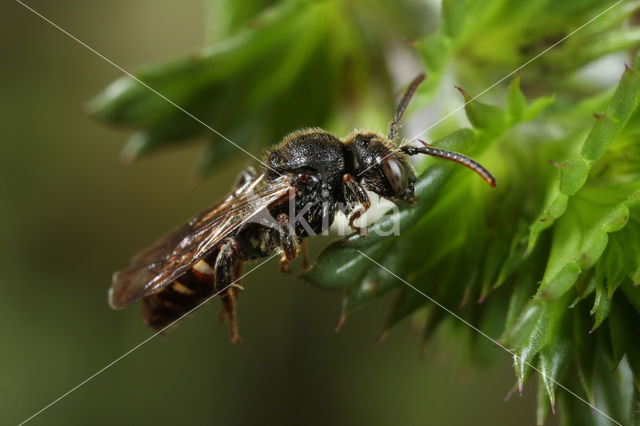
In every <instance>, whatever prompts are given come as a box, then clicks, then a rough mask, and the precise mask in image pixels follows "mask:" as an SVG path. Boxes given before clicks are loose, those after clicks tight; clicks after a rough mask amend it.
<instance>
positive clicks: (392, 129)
mask: <svg viewBox="0 0 640 426" xmlns="http://www.w3.org/2000/svg"><path fill="white" fill-rule="evenodd" d="M424 79H425V75H424V73H421V74H419V75H418V76H417V77H416V78H414V79H413V81H412V82H411V84H409V87H408V88H407V91H406V92H404V95H402V99H400V103H399V104H398V108H396V112H395V114H394V115H393V120H391V123H389V140H390V141H393V140H394V139H395V138H396V136H398V131H399V130H400V119H401V118H402V114H404V111H405V110H406V109H407V105H409V101H410V100H411V98H412V97H413V95H414V94H415V93H416V89H417V88H418V86H420V83H422V82H423V81H424Z"/></svg>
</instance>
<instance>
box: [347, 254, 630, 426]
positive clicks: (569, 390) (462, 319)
mask: <svg viewBox="0 0 640 426" xmlns="http://www.w3.org/2000/svg"><path fill="white" fill-rule="evenodd" d="M356 251H357V252H358V253H360V254H361V255H362V256H364V257H366V258H367V259H369V260H370V261H371V262H373V263H375V264H376V265H378V266H379V267H381V268H382V269H384V270H385V271H387V272H388V273H389V274H391V275H393V276H394V277H396V278H397V279H399V280H400V281H402V282H403V283H404V284H406V285H407V286H409V287H411V288H412V289H413V290H415V291H416V292H418V293H420V294H421V295H422V296H424V297H425V298H426V299H427V300H429V301H430V302H431V303H433V304H435V305H437V306H438V307H439V308H441V309H443V310H444V311H445V312H447V313H448V314H450V315H451V316H453V317H455V318H456V319H457V320H460V321H461V322H463V323H464V324H466V325H467V326H469V327H470V328H472V329H473V330H474V331H476V332H478V333H480V334H481V335H482V336H483V337H486V338H487V339H489V340H491V342H493V344H494V345H496V346H499V347H500V348H502V349H504V350H505V351H506V352H508V353H510V354H511V355H512V356H513V357H514V358H516V359H518V360H520V361H521V362H523V363H525V364H527V365H528V366H529V367H531V368H533V369H534V370H536V371H537V372H538V373H540V374H542V375H543V376H544V377H549V376H547V375H546V374H545V373H543V372H542V371H540V370H539V369H538V368H537V367H535V366H534V365H533V364H531V363H529V362H527V361H525V360H523V359H522V358H521V357H520V356H518V355H516V354H515V352H513V351H512V350H510V349H508V348H507V347H506V346H504V345H503V344H501V343H500V342H498V341H497V340H496V339H494V338H493V337H491V336H489V335H488V334H487V333H485V332H484V331H482V330H480V329H479V328H478V327H476V326H475V325H473V324H471V323H469V322H468V321H466V320H465V319H464V318H462V317H461V316H460V315H458V314H456V313H455V312H453V311H452V310H451V309H449V308H447V307H446V306H444V305H443V304H441V303H440V302H438V301H437V300H435V299H434V298H432V297H430V296H429V295H427V294H426V293H425V292H423V291H422V290H420V289H419V288H416V287H415V286H413V285H411V284H409V282H407V281H406V280H404V279H402V278H400V277H399V276H398V275H396V274H394V273H393V272H391V271H390V270H389V269H387V268H386V267H385V266H383V265H381V264H380V263H378V262H376V261H375V260H374V259H372V258H371V257H369V256H367V255H366V254H365V253H363V252H362V251H360V250H358V249H356ZM549 380H551V381H552V382H553V383H555V384H556V385H558V387H560V388H562V389H564V390H565V391H567V392H569V393H570V394H571V395H573V396H575V397H576V398H578V399H579V400H580V401H582V402H584V403H585V404H587V405H588V406H589V407H591V408H592V409H593V410H595V411H597V412H598V413H600V414H602V415H603V416H604V417H606V418H607V419H609V420H611V421H612V422H613V423H615V424H617V425H619V426H622V423H620V422H618V421H616V420H614V419H613V418H611V417H610V416H609V415H608V414H607V413H605V412H604V411H602V410H600V409H598V407H596V406H595V405H593V404H591V403H590V402H588V401H587V400H586V399H584V398H582V397H581V396H580V395H578V394H576V393H575V392H573V391H572V390H571V389H569V388H567V387H566V386H564V385H562V384H561V383H559V382H558V381H557V380H555V379H554V378H553V377H549Z"/></svg>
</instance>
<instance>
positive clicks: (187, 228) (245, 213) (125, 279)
mask: <svg viewBox="0 0 640 426" xmlns="http://www.w3.org/2000/svg"><path fill="white" fill-rule="evenodd" d="M291 188H293V187H292V185H291V179H290V176H280V177H279V178H278V179H276V180H275V181H271V182H266V176H265V174H260V175H258V176H256V177H255V178H254V179H252V180H251V181H249V182H247V183H246V184H245V185H243V186H242V187H241V188H239V189H238V190H236V191H235V192H233V193H232V194H230V195H229V196H228V197H227V198H226V199H224V200H223V201H221V202H219V203H217V204H215V205H213V206H212V207H210V208H209V209H207V210H205V211H204V212H202V213H200V214H199V215H197V216H194V217H193V218H191V219H190V220H189V221H188V222H187V223H185V224H184V225H182V226H180V227H178V228H176V229H174V230H173V231H171V232H170V233H169V234H167V235H166V236H164V237H163V238H161V239H160V240H158V241H157V242H156V243H155V244H153V245H152V246H151V247H149V248H148V249H146V250H143V251H141V252H140V253H138V254H137V255H135V256H134V257H133V259H132V260H131V266H130V267H129V268H127V269H124V270H122V271H118V272H116V273H115V274H113V283H112V285H111V289H110V290H109V304H110V305H111V306H112V307H113V308H114V309H121V308H124V307H125V306H127V305H129V304H130V303H132V302H135V301H136V300H139V299H141V298H143V297H145V296H147V295H149V294H152V293H155V292H157V291H158V290H160V289H162V288H163V287H165V286H167V285H168V284H170V283H171V282H172V281H174V280H175V279H177V278H178V277H180V276H181V275H182V274H184V273H185V272H187V271H188V270H189V268H190V267H191V266H193V265H194V264H195V263H196V262H197V261H198V260H200V259H201V258H203V257H204V256H205V255H207V254H208V253H210V252H211V251H212V250H214V249H215V248H216V247H217V246H218V245H219V243H220V242H221V241H222V240H223V239H224V238H226V237H227V236H229V235H231V234H233V233H234V232H236V231H238V230H239V229H240V228H241V227H242V226H243V225H244V224H245V223H249V222H260V223H264V224H266V225H269V224H271V223H275V222H274V221H273V218H271V216H270V215H269V211H268V207H269V206H270V205H272V204H273V203H276V202H278V201H282V200H286V199H287V197H288V192H289V190H290V189H291Z"/></svg>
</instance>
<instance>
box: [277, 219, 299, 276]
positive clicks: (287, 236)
mask: <svg viewBox="0 0 640 426" xmlns="http://www.w3.org/2000/svg"><path fill="white" fill-rule="evenodd" d="M276 221H277V222H278V226H279V227H280V229H279V230H280V248H281V249H282V258H281V259H280V271H281V272H282V273H284V274H288V273H289V272H291V271H290V270H289V268H288V267H287V266H288V265H289V263H290V262H291V261H292V260H293V259H295V258H296V256H297V255H298V249H299V244H298V241H297V238H296V236H295V234H294V231H293V229H292V228H291V226H289V216H287V215H286V214H285V213H281V214H279V215H278V217H277V218H276Z"/></svg>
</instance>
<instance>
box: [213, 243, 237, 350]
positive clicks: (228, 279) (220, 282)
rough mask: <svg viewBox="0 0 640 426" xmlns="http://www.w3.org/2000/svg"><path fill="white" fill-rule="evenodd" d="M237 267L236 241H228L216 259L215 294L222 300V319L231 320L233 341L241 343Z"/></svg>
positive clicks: (230, 329) (214, 272) (230, 327)
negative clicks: (235, 272)
mask: <svg viewBox="0 0 640 426" xmlns="http://www.w3.org/2000/svg"><path fill="white" fill-rule="evenodd" d="M235 267H236V260H235V241H234V240H232V239H228V240H227V241H226V242H225V243H224V244H223V245H222V247H220V252H219V253H218V256H217V257H216V263H215V266H214V268H213V274H214V287H213V290H214V293H217V292H220V293H219V294H220V300H221V301H222V307H223V308H224V311H223V312H224V313H223V315H221V319H224V318H225V317H226V318H228V319H229V333H230V337H231V341H232V342H233V343H237V342H239V341H240V335H239V334H238V323H237V321H236V301H237V295H236V289H235V288H234V287H233V270H234V268H235Z"/></svg>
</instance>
